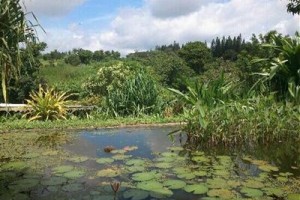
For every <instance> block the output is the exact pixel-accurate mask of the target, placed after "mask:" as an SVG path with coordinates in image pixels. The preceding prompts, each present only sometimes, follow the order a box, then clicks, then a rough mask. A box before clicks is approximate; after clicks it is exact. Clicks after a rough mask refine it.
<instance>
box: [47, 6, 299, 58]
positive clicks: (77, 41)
mask: <svg viewBox="0 0 300 200" xmlns="http://www.w3.org/2000/svg"><path fill="white" fill-rule="evenodd" d="M168 1H170V0H147V1H145V2H146V3H147V4H146V5H144V7H142V8H126V9H121V10H120V11H119V13H118V15H117V16H115V17H114V19H113V20H112V21H111V23H110V27H107V28H106V29H104V30H102V31H99V30H98V32H93V31H92V30H81V27H80V26H77V27H75V28H74V27H71V26H70V27H69V29H68V30H63V31H62V32H61V33H56V32H55V31H54V30H53V33H52V32H51V36H50V37H48V38H47V39H46V40H47V42H48V44H49V47H50V49H51V48H53V47H54V46H55V47H56V48H57V49H61V50H65V49H66V48H70V47H82V48H87V49H91V50H96V49H105V50H118V51H120V52H121V53H122V54H123V55H124V54H127V53H129V52H134V51H135V50H146V49H151V48H152V49H153V48H154V47H155V45H162V44H170V43H172V42H173V41H177V42H180V43H181V44H182V43H185V42H188V41H194V40H200V41H205V40H206V41H208V42H210V41H211V40H212V39H213V38H215V37H216V36H219V37H222V36H224V35H225V36H228V35H238V34H240V33H241V34H242V35H243V37H250V36H251V35H252V33H255V34H259V33H266V32H267V31H270V30H273V29H276V30H278V31H279V32H281V33H283V34H293V33H294V32H295V31H296V30H298V29H299V16H292V15H290V14H287V13H286V8H285V5H286V2H285V1H282V0H261V1H257V0H231V1H224V2H220V1H215V2H214V3H207V2H206V3H205V4H204V1H201V2H202V4H201V6H198V7H197V6H196V4H197V2H198V1H197V2H196V0H195V1H194V0H191V1H190V2H191V4H193V3H194V4H193V8H194V9H193V10H190V9H189V8H187V9H185V10H186V12H185V13H178V12H177V13H176V15H175V14H174V12H173V13H171V14H170V13H168V11H167V10H165V11H161V12H162V13H164V12H165V13H166V14H165V15H159V14H156V15H155V14H154V11H153V5H154V3H157V4H159V2H163V3H165V4H166V5H167V2H168ZM174 1H175V0H172V2H174ZM176 2H187V0H182V1H179V0H177V1H176ZM172 5H173V4H172ZM178 5H182V4H181V3H179V4H178ZM170 7H171V8H173V7H174V5H173V7H172V6H170ZM173 14H174V15H173ZM159 16H160V17H159ZM171 16H172V17H171ZM74 34H76V35H75V36H74ZM54 44H55V45H54Z"/></svg>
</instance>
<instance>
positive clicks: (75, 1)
mask: <svg viewBox="0 0 300 200" xmlns="http://www.w3.org/2000/svg"><path fill="white" fill-rule="evenodd" d="M23 1H24V3H25V6H26V8H27V10H28V11H33V12H34V13H35V14H37V15H39V16H51V17H60V16H64V15H66V14H68V13H69V12H71V11H72V10H73V9H74V8H75V7H76V6H79V5H81V4H82V3H83V2H85V1H86V0H23Z"/></svg>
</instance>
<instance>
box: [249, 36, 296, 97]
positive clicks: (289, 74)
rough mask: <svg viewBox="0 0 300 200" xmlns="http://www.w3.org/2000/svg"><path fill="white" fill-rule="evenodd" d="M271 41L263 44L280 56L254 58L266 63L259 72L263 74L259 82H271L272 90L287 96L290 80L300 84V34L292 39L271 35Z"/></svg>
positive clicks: (256, 60)
mask: <svg viewBox="0 0 300 200" xmlns="http://www.w3.org/2000/svg"><path fill="white" fill-rule="evenodd" d="M271 41H272V43H269V44H265V45H263V46H264V47H266V48H271V49H272V50H273V51H274V52H275V55H278V56H276V57H271V58H262V59H255V60H254V63H256V62H265V63H266V65H265V67H264V68H263V71H262V72H261V73H258V74H259V75H261V76H262V78H261V79H259V81H258V82H260V83H267V82H269V84H270V87H271V88H270V90H271V91H276V92H278V93H279V95H281V96H283V97H286V96H287V94H288V87H289V86H288V85H289V83H290V82H294V84H295V86H298V85H300V57H299V55H300V36H299V33H296V35H295V38H294V39H292V38H282V37H280V36H276V35H271Z"/></svg>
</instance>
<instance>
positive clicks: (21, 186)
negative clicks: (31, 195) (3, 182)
mask: <svg viewBox="0 0 300 200" xmlns="http://www.w3.org/2000/svg"><path fill="white" fill-rule="evenodd" d="M38 184H39V180H37V179H20V180H17V181H14V182H12V183H11V184H10V185H9V186H8V187H9V189H11V190H14V191H16V192H27V191H30V190H31V189H32V188H34V187H35V186H37V185H38Z"/></svg>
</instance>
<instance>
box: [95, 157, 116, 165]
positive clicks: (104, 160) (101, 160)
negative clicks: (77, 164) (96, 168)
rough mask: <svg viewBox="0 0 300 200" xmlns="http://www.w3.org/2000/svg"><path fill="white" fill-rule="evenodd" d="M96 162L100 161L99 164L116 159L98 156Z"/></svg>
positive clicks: (108, 162)
mask: <svg viewBox="0 0 300 200" xmlns="http://www.w3.org/2000/svg"><path fill="white" fill-rule="evenodd" d="M96 162H97V163H99V164H110V163H113V162H114V159H112V158H98V159H97V160H96Z"/></svg>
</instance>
